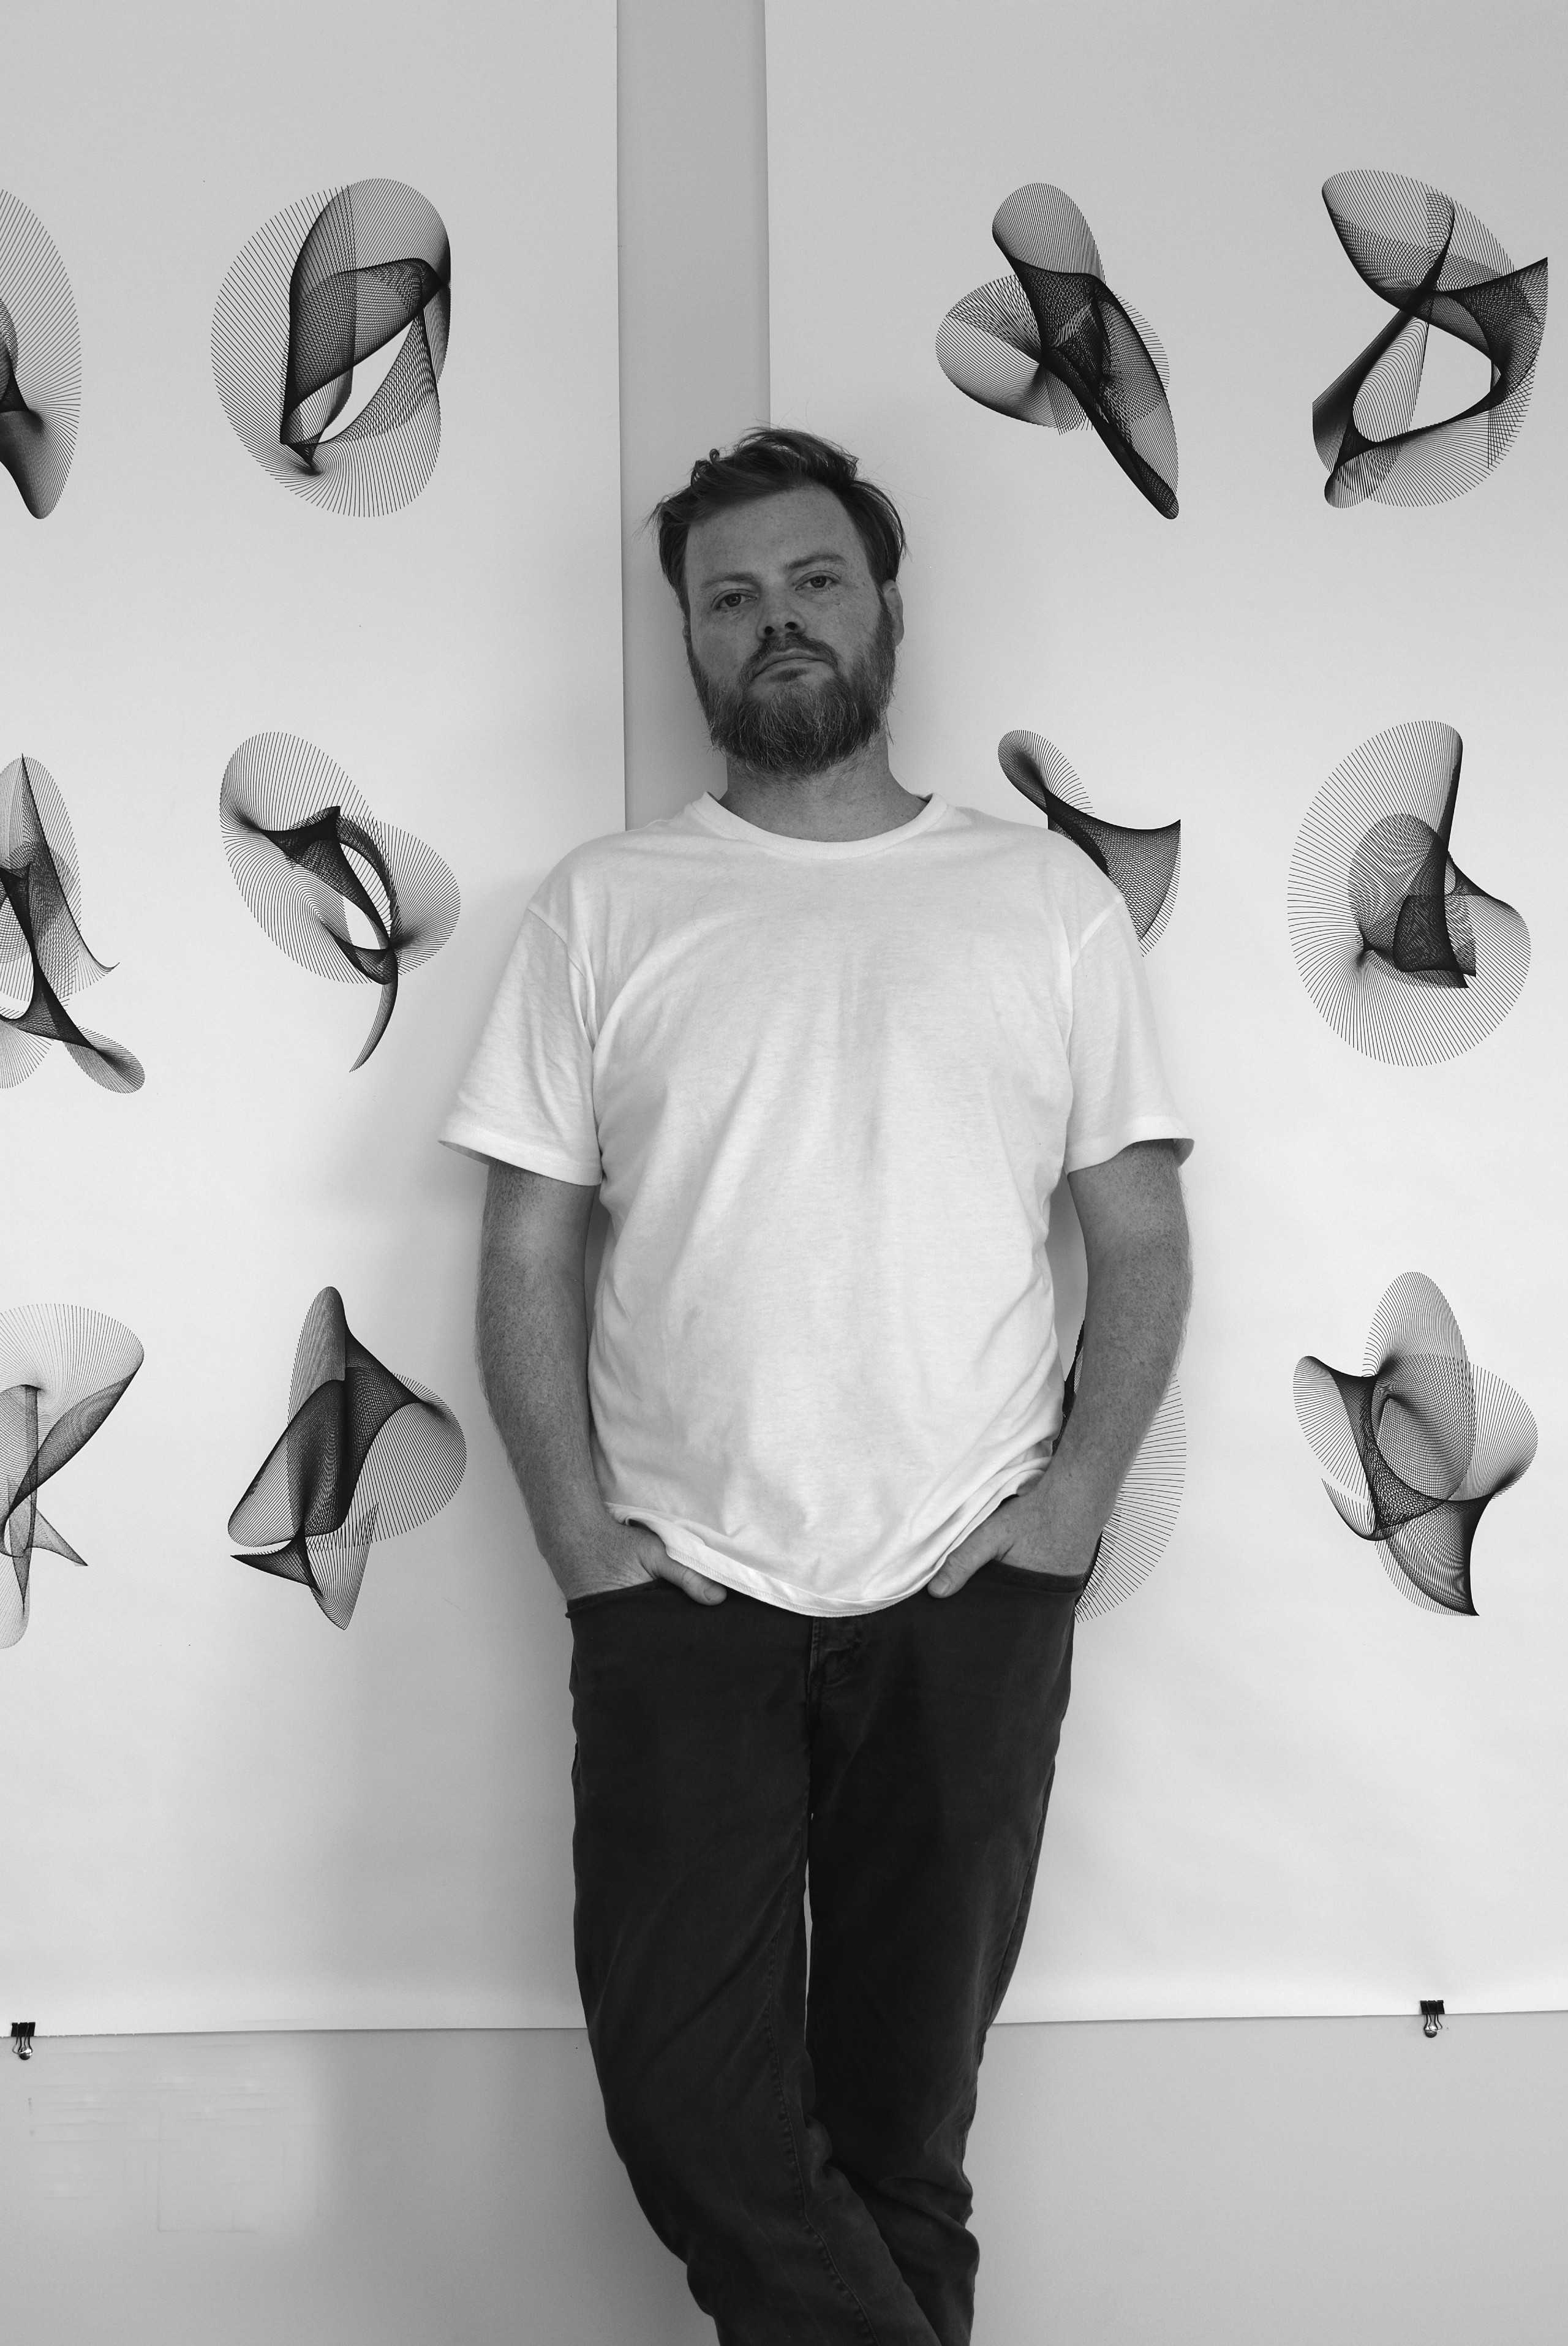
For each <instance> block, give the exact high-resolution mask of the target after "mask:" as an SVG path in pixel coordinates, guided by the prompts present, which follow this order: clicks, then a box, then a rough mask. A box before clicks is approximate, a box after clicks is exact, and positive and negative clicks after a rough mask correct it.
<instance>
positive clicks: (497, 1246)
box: [476, 1163, 724, 1603]
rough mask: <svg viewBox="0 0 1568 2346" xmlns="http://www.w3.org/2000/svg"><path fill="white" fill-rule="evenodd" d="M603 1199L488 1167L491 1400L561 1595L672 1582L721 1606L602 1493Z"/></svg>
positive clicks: (485, 1347)
mask: <svg viewBox="0 0 1568 2346" xmlns="http://www.w3.org/2000/svg"><path fill="white" fill-rule="evenodd" d="M597 1196H598V1188H597V1187H596V1185H592V1184H590V1185H585V1184H583V1183H582V1182H579V1181H557V1180H555V1179H553V1178H551V1177H550V1176H549V1175H547V1174H544V1173H535V1172H532V1171H529V1170H527V1169H525V1168H523V1167H521V1166H515V1165H503V1164H499V1163H492V1165H491V1168H490V1180H489V1186H488V1187H487V1188H486V1190H485V1193H484V1227H483V1229H482V1231H481V1233H480V1240H479V1301H478V1308H477V1314H476V1320H477V1337H478V1350H479V1373H480V1381H481V1382H482V1383H483V1385H484V1398H485V1400H486V1401H487V1402H488V1403H489V1404H490V1413H491V1415H492V1417H494V1420H495V1424H496V1428H497V1430H498V1432H499V1433H500V1435H501V1439H502V1441H503V1442H504V1443H505V1445H506V1454H507V1456H508V1458H509V1459H510V1460H511V1462H512V1471H513V1473H514V1474H515V1475H516V1477H517V1484H518V1487H519V1489H520V1490H521V1491H522V1494H523V1501H524V1505H525V1507H526V1508H527V1510H528V1520H529V1522H530V1524H532V1525H533V1527H534V1537H535V1541H536V1543H537V1545H538V1548H539V1553H540V1555H541V1556H543V1557H544V1559H545V1563H546V1564H547V1565H548V1566H549V1567H550V1570H551V1572H552V1574H553V1575H554V1576H555V1582H556V1585H557V1586H558V1587H559V1588H560V1591H561V1594H562V1595H563V1596H565V1597H567V1598H571V1597H573V1596H588V1595H591V1594H593V1593H595V1592H596V1591H597V1590H599V1589H603V1588H615V1587H623V1586H636V1584H637V1583H639V1582H646V1581H647V1580H650V1579H666V1580H675V1581H677V1582H678V1583H679V1585H680V1586H682V1587H683V1588H685V1589H686V1591H687V1595H688V1596H700V1597H703V1598H704V1599H705V1600H706V1601H708V1602H709V1603H717V1602H718V1601H719V1599H720V1598H721V1597H722V1596H723V1594H724V1592H723V1590H722V1589H720V1588H719V1587H718V1583H717V1582H715V1581H710V1580H708V1578H707V1577H706V1576H704V1575H703V1574H702V1573H699V1572H697V1571H694V1570H693V1569H692V1567H691V1566H689V1565H684V1564H677V1563H676V1562H675V1561H674V1559H673V1558H672V1557H671V1556H669V1554H668V1552H667V1549H666V1547H665V1545H664V1543H663V1541H662V1540H661V1539H659V1537H658V1536H657V1534H656V1533H654V1532H652V1531H650V1530H649V1529H648V1528H647V1525H641V1524H622V1523H620V1522H618V1521H617V1520H616V1517H615V1516H614V1515H611V1513H610V1511H609V1509H608V1508H607V1507H606V1505H605V1503H604V1499H603V1497H602V1496H601V1494H600V1491H599V1484H598V1478H597V1476H596V1474H595V1472H594V1460H593V1452H592V1449H591V1447H590V1444H589V1435H588V1425H589V1416H588V1315H587V1303H586V1299H585V1295H584V1292H583V1266H584V1257H585V1253H586V1251H587V1239H588V1222H589V1219H590V1217H591V1215H592V1213H593V1210H594V1200H595V1199H596V1197H597ZM709 1592H714V1593H713V1594H711V1595H710V1594H709Z"/></svg>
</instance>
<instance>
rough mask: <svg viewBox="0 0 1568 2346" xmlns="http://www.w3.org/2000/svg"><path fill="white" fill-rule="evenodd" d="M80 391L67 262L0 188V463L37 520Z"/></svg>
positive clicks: (50, 494)
mask: <svg viewBox="0 0 1568 2346" xmlns="http://www.w3.org/2000/svg"><path fill="white" fill-rule="evenodd" d="M81 399H82V346H81V341H80V337H79V335H78V333H77V331H76V302H75V301H74V300H73V299H72V297H71V281H70V279H69V278H68V277H67V276H66V265H65V262H64V261H63V260H61V259H60V256H59V253H58V251H57V250H56V246H55V240H54V239H53V237H52V236H51V235H50V234H49V231H48V230H47V229H46V227H45V226H44V223H43V221H42V220H41V219H38V217H37V215H36V213H34V212H30V211H29V210H28V209H27V207H26V205H25V203H23V202H21V201H20V199H18V198H17V197H15V196H13V195H11V194H9V193H8V192H7V190H6V189H4V188H0V464H4V466H5V470H6V471H7V472H8V473H9V474H10V475H11V478H12V479H13V480H14V481H15V484H16V486H17V489H18V490H19V491H20V493H21V497H22V502H23V504H24V505H25V506H26V508H27V511H28V512H29V513H30V514H31V515H33V518H34V519H35V521H42V520H43V519H44V517H45V515H47V514H52V513H53V512H54V510H55V507H56V505H58V504H59V502H60V495H61V492H62V491H63V490H64V488H65V485H66V474H68V473H69V471H70V469H71V459H72V457H73V456H74V455H75V454H76V419H77V416H78V414H79V413H80V410H81Z"/></svg>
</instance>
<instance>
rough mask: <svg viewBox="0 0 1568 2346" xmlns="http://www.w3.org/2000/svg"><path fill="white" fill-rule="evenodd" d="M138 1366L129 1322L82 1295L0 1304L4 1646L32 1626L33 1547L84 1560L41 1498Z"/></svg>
mask: <svg viewBox="0 0 1568 2346" xmlns="http://www.w3.org/2000/svg"><path fill="white" fill-rule="evenodd" d="M141 1364H142V1349H141V1346H140V1344H139V1343H138V1342H137V1339H136V1338H135V1337H134V1336H133V1335H132V1334H131V1331H130V1330H129V1329H128V1328H125V1327H122V1326H121V1324H120V1322H119V1321H117V1320H111V1319H110V1318H109V1317H108V1315H107V1312H103V1311H87V1309H86V1308H85V1307H84V1306H82V1305H81V1304H78V1303H62V1304H40V1303H25V1304H21V1305H18V1306H17V1308H16V1309H15V1311H0V1551H3V1552H4V1554H5V1557H6V1558H7V1559H8V1560H9V1563H10V1566H11V1569H10V1570H9V1571H8V1572H7V1571H5V1570H0V1646H14V1645H15V1643H16V1641H17V1639H18V1638H19V1637H21V1636H22V1633H23V1631H24V1630H25V1628H26V1627H27V1615H28V1607H29V1603H30V1582H31V1577H32V1566H33V1554H34V1551H35V1549H36V1548H46V1549H48V1551H49V1552H50V1554H51V1555H53V1556H64V1557H65V1559H66V1563H67V1564H85V1563H86V1562H87V1558H86V1557H85V1556H78V1555H77V1554H76V1549H75V1548H74V1547H73V1546H72V1545H71V1543H70V1541H69V1540H68V1539H66V1536H65V1535H64V1534H63V1533H62V1532H58V1531H56V1529H55V1526H54V1525H53V1524H51V1523H49V1522H48V1521H47V1520H46V1517H45V1515H44V1514H43V1511H42V1510H41V1508H40V1507H39V1505H38V1493H39V1491H40V1490H41V1489H42V1488H43V1486H44V1484H46V1482H48V1481H49V1479H50V1477H51V1476H52V1475H55V1474H58V1473H59V1471H60V1469H61V1467H62V1466H64V1465H66V1464H67V1462H68V1461H69V1460H70V1459H72V1458H74V1457H75V1456H76V1453H77V1451H78V1450H79V1449H80V1448H81V1447H82V1444H83V1443H85V1442H89V1441H90V1440H91V1439H92V1437H93V1435H94V1434H95V1433H97V1430H98V1428H99V1426H100V1425H102V1423H103V1422H104V1420H105V1418H106V1417H107V1415H108V1413H109V1412H110V1410H112V1409H113V1408H114V1406H115V1404H116V1403H117V1401H118V1400H119V1398H120V1396H121V1394H122V1393H123V1392H125V1390H126V1387H127V1385H128V1384H129V1382H130V1381H131V1379H132V1378H133V1377H134V1376H135V1374H136V1372H137V1370H138V1369H139V1368H140V1366H141Z"/></svg>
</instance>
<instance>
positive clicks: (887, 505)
mask: <svg viewBox="0 0 1568 2346" xmlns="http://www.w3.org/2000/svg"><path fill="white" fill-rule="evenodd" d="M810 487H817V488H822V489H830V490H831V491H832V493H833V495H835V496H836V497H837V498H838V500H839V503H840V505H842V506H843V508H844V510H845V512H846V513H847V514H848V515H849V516H850V520H851V521H852V522H853V523H854V525H855V528H856V531H857V533H858V535H859V536H860V544H861V545H862V546H864V547H865V549H866V562H867V566H869V568H870V570H871V576H872V577H873V578H874V579H875V581H876V583H877V585H878V586H886V584H887V582H888V580H889V579H890V578H896V577H897V576H898V575H899V562H900V560H901V556H902V555H903V553H904V551H905V546H906V540H905V537H904V525H903V524H902V522H901V520H900V519H899V514H898V507H897V506H896V505H894V503H893V501H892V499H891V497H890V496H889V495H888V494H887V492H886V490H885V489H879V488H877V487H876V486H875V485H874V484H873V483H872V482H871V481H862V480H861V479H860V462H859V459H858V458H856V457H854V456H851V455H850V452H849V450H848V449H847V448H840V447H839V446H837V445H836V444H835V443H834V442H833V441H831V440H820V439H819V438H818V437H817V434H816V433H814V432H792V431H789V430H788V429H787V428H786V427H785V426H784V425H782V424H768V423H761V424H759V425H758V426H757V427H756V429H755V430H754V431H751V432H748V433H743V434H742V436H741V438H740V439H738V441H737V442H736V444H735V445H734V447H733V448H731V449H730V450H729V452H728V454H727V455H726V454H721V453H720V451H719V450H718V449H717V448H710V449H709V450H708V454H707V455H706V456H699V457H698V458H697V462H696V464H694V465H693V466H692V468H691V479H690V480H689V481H688V483H687V485H686V487H685V488H684V489H677V490H676V491H675V492H674V493H673V495H670V496H667V497H661V498H660V499H659V501H658V503H657V505H655V507H654V509H653V511H652V513H651V514H649V515H648V521H649V522H655V521H657V524H658V559H659V568H660V569H661V570H662V571H663V572H664V575H665V576H666V577H667V579H668V580H669V583H670V585H671V586H673V587H674V588H675V591H676V593H677V595H678V596H679V597H680V607H681V609H682V611H683V612H684V613H686V615H687V617H690V606H689V605H688V603H687V596H686V541H687V537H688V535H690V532H691V528H692V525H693V524H694V523H695V522H699V521H706V520H707V518H708V515H709V514H716V513H721V512H723V511H724V509H725V508H726V507H727V506H729V505H752V504H754V503H755V502H756V501H757V500H758V499H759V497H776V496H778V495H779V492H780V491H781V490H785V489H803V488H810Z"/></svg>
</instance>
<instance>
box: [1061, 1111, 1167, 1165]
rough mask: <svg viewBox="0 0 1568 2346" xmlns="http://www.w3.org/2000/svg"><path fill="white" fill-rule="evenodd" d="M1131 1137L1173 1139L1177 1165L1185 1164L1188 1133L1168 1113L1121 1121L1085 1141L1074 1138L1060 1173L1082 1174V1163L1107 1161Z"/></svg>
mask: <svg viewBox="0 0 1568 2346" xmlns="http://www.w3.org/2000/svg"><path fill="white" fill-rule="evenodd" d="M1135 1140H1174V1141H1175V1143H1176V1163H1177V1164H1178V1165H1185V1164H1186V1160H1187V1158H1189V1157H1190V1156H1191V1155H1192V1135H1191V1133H1190V1132H1186V1131H1184V1129H1183V1127H1181V1126H1180V1125H1179V1124H1177V1123H1176V1121H1175V1119H1174V1118H1173V1117H1168V1116H1143V1117H1136V1118H1135V1120H1134V1121H1133V1122H1132V1123H1131V1124H1124V1125H1121V1126H1119V1127H1117V1129H1116V1130H1115V1132H1111V1133H1095V1134H1093V1135H1091V1137H1089V1138H1088V1139H1086V1140H1077V1141H1074V1144H1073V1146H1072V1148H1069V1150H1068V1151H1067V1154H1066V1156H1065V1157H1064V1158H1063V1160H1062V1170H1063V1172H1064V1173H1082V1172H1083V1171H1084V1168H1085V1167H1086V1166H1090V1165H1105V1164H1108V1163H1109V1161H1110V1159H1111V1158H1113V1157H1119V1156H1120V1155H1121V1153H1122V1151H1123V1149H1124V1148H1131V1146H1132V1144H1133V1142H1134V1141H1135Z"/></svg>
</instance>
